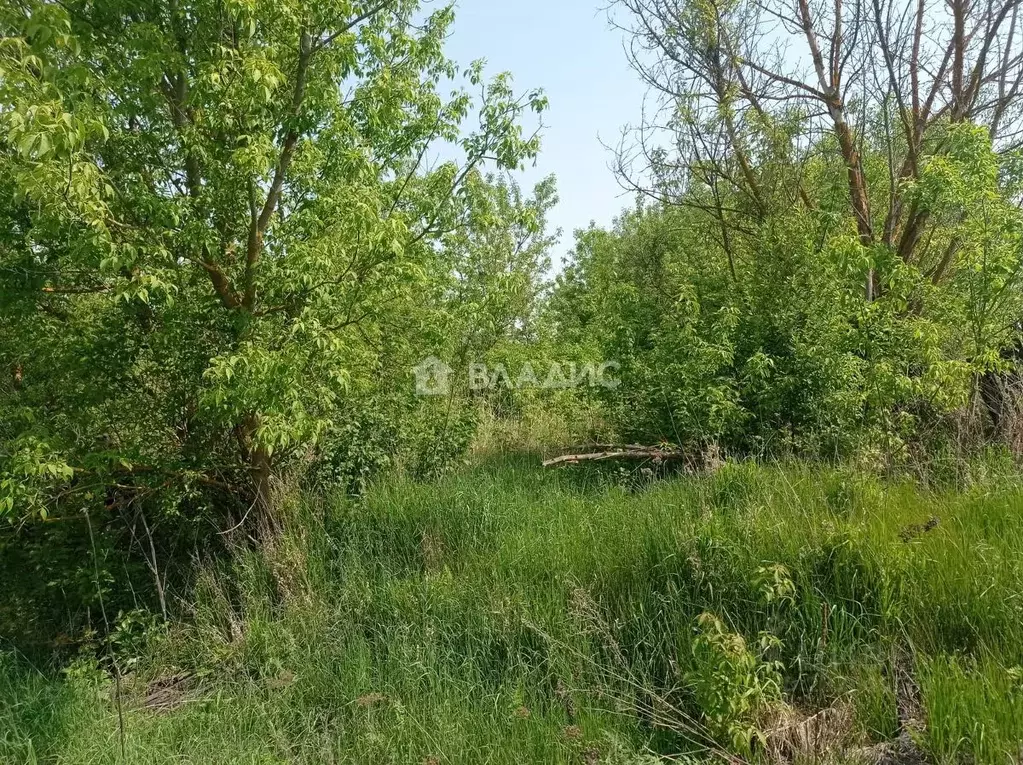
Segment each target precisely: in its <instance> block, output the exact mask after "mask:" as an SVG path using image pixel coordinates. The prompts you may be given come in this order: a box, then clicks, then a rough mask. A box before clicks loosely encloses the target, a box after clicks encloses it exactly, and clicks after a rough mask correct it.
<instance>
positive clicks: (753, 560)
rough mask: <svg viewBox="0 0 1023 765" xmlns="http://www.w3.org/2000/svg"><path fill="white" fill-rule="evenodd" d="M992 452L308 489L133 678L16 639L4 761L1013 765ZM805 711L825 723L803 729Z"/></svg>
mask: <svg viewBox="0 0 1023 765" xmlns="http://www.w3.org/2000/svg"><path fill="white" fill-rule="evenodd" d="M992 464H993V463H988V465H987V466H986V467H985V468H983V469H981V468H978V469H977V470H976V471H975V475H973V476H972V477H971V479H970V481H969V482H968V484H967V485H963V486H959V487H954V486H930V487H928V486H926V485H923V484H921V483H920V482H918V481H914V482H910V481H902V480H881V479H876V478H872V477H867V476H865V475H863V474H861V473H857V472H855V471H852V470H848V469H840V468H823V467H811V466H807V465H802V464H790V465H770V466H758V465H755V464H752V463H737V464H731V463H730V464H726V465H725V466H724V467H723V468H722V469H720V470H719V471H717V472H716V473H715V474H714V475H712V476H680V477H675V478H670V479H667V480H662V481H647V480H646V479H644V480H642V481H640V480H636V479H635V477H634V476H633V477H623V476H618V475H610V476H609V475H608V474H607V473H593V472H568V471H566V472H551V471H548V472H541V471H540V469H539V468H537V467H536V460H535V458H533V457H530V456H518V457H505V458H502V459H500V460H498V461H494V460H490V461H484V462H483V463H482V464H479V465H477V466H475V467H470V468H466V469H465V470H463V471H462V472H460V473H458V474H455V475H452V476H449V477H447V478H443V479H440V480H438V481H435V482H432V483H415V482H411V481H403V480H391V481H387V482H383V483H381V484H379V485H377V486H376V487H375V488H373V489H372V490H371V491H370V492H369V493H368V495H367V496H366V498H365V499H364V500H363V501H359V502H355V501H351V500H345V499H333V500H332V499H319V498H309V497H307V498H306V499H304V500H303V501H301V502H297V501H296V502H294V503H292V507H291V513H292V514H293V522H292V523H291V525H290V528H291V529H292V530H291V531H289V532H288V533H286V534H284V535H283V537H282V538H280V539H279V540H278V541H277V542H275V543H273V545H271V546H269V547H267V548H266V549H264V550H261V551H259V552H256V551H250V552H246V553H244V554H242V555H241V556H239V557H237V558H236V560H235V562H233V563H231V564H226V563H213V562H211V563H208V564H207V565H206V566H205V567H204V569H203V572H202V574H201V575H200V577H199V580H198V582H197V584H196V585H195V588H194V593H192V594H191V596H190V599H189V603H190V604H191V605H189V612H188V613H187V615H186V618H182V619H180V620H177V621H175V622H172V623H171V625H170V626H168V627H160V626H158V625H156V624H155V623H154V625H153V626H149V627H146V628H140V627H139V626H138V625H134V626H133V625H131V624H129V625H127V626H126V627H124V628H123V629H122V630H121V634H120V637H119V639H117V640H115V642H114V646H115V648H116V649H117V650H116V655H115V658H116V662H117V666H118V668H119V669H120V671H121V673H122V674H123V676H122V678H121V680H120V682H119V683H116V682H115V681H114V679H113V674H112V673H111V671H110V670H111V666H112V665H111V663H110V660H109V658H107V659H106V660H103V661H100V662H99V663H98V664H97V662H96V660H95V659H94V658H87V659H81V660H79V661H77V662H75V663H72V664H71V666H70V668H68V669H65V670H64V671H63V673H59V674H58V673H56V672H53V671H51V670H50V669H39V668H36V667H35V666H34V665H33V664H32V663H31V662H29V661H27V660H26V659H24V658H21V657H19V655H18V654H16V653H13V652H8V653H7V654H6V655H5V656H4V657H3V658H2V660H0V661H2V665H0V761H3V762H59V763H89V762H131V763H146V762H169V761H174V762H206V763H214V762H224V763H228V762H229V763H240V762H251V763H278V762H310V763H312V762H316V763H320V762H366V763H385V762H393V763H449V762H450V763H456V762H466V763H469V762H471V763H477V762H494V763H499V762H501V763H503V762H507V763H521V762H580V763H596V762H606V763H634V762H646V761H648V760H647V759H645V758H655V757H668V756H680V755H686V756H690V757H699V758H705V757H713V756H715V755H721V754H723V753H725V752H729V753H732V754H734V755H738V756H740V757H743V758H746V759H764V758H771V759H775V760H778V759H793V758H795V759H800V758H808V757H822V756H827V757H829V758H833V759H855V758H856V757H859V756H861V755H862V756H870V757H875V758H876V757H878V756H879V755H878V754H877V752H878V751H879V750H878V748H877V746H876V745H877V744H878V743H880V742H885V741H891V740H898V739H900V736H901V740H902V741H903V744H902V746H903V747H906V746H910V747H912V748H913V749H914V750H915V754H917V755H919V754H922V755H923V756H926V757H927V758H928V759H931V760H933V761H937V762H953V761H969V762H976V763H992V764H993V763H1005V762H1009V761H1013V759H1014V758H1018V757H1019V752H1020V745H1021V743H1023V671H1021V669H1020V667H1021V665H1023V602H1021V593H1023V566H1021V565H1020V560H1021V556H1023V531H1021V529H1020V525H1019V522H1018V518H1019V513H1020V510H1021V509H1023V486H1021V485H1020V484H1019V483H1018V481H1017V480H1016V479H1014V478H1012V477H1011V476H1012V473H1011V471H999V470H997V469H996V468H995V467H992V466H991V465H992ZM299 520H301V522H300V523H299V522H296V521H299ZM129 637H130V638H131V639H129ZM118 686H119V688H120V691H119V692H118ZM821 710H825V711H824V712H823V713H822V714H818V715H817V717H816V718H814V717H811V715H814V714H815V713H820V712H821ZM808 719H809V720H810V721H811V722H812V721H814V720H817V721H824V722H825V723H826V725H824V726H818V727H826V728H827V730H819V731H816V732H815V733H814V735H813V736H812V737H811V738H813V739H814V742H813V743H811V744H810V745H809V746H808V745H806V744H805V742H804V743H803V744H799V743H798V742H797V743H793V741H796V740H797V739H799V736H798V735H793V732H794V731H795V732H796V733H799V732H800V731H802V732H803V733H805V731H806V729H807V725H808V723H807V722H806V721H807V720H808ZM803 737H804V738H806V736H805V735H804V736H803ZM906 742H909V743H908V744H907V743H906ZM872 746H873V747H874V748H873V749H871V748H870V747H872ZM801 747H802V748H801ZM122 749H123V754H122ZM825 749H826V750H827V751H824V750H825ZM650 761H654V760H653V759H650Z"/></svg>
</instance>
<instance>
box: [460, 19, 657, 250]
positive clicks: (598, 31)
mask: <svg viewBox="0 0 1023 765" xmlns="http://www.w3.org/2000/svg"><path fill="white" fill-rule="evenodd" d="M605 4H606V3H605V0H458V2H457V6H456V15H455V26H454V32H453V34H452V36H451V38H450V39H449V40H448V44H447V47H446V52H447V54H448V56H450V57H451V58H453V59H454V60H455V61H457V62H458V63H459V64H460V65H463V66H464V65H467V64H468V63H469V62H470V61H472V60H474V59H477V58H485V59H486V60H487V71H488V72H489V73H492V74H496V73H497V72H501V71H509V72H511V73H512V74H513V75H514V77H515V83H516V87H517V89H520V90H523V91H525V90H529V89H532V88H535V87H542V88H543V89H544V91H545V92H546V94H547V96H548V98H549V99H550V110H549V111H548V112H547V113H546V114H545V116H544V122H545V123H546V125H547V127H546V129H545V131H544V139H543V150H542V152H541V154H540V157H539V159H538V160H537V165H536V167H535V168H532V167H530V168H529V170H528V171H527V173H526V174H525V176H524V177H523V178H522V179H521V180H522V183H523V186H524V187H525V186H527V185H529V186H531V185H532V184H533V183H535V182H536V181H537V180H539V179H540V178H543V177H544V176H546V175H549V174H551V173H553V174H554V175H556V176H557V178H558V195H559V197H560V199H561V202H560V204H559V205H558V207H557V209H556V210H555V211H554V212H553V214H552V216H551V224H552V228H558V227H560V228H562V229H563V233H562V240H561V245H560V246H559V247H558V250H557V253H558V255H563V254H565V253H566V252H567V251H568V250H569V249H570V248H571V245H572V231H573V230H574V229H577V228H584V227H586V226H587V225H589V223H590V221H591V220H593V221H596V222H597V224H598V225H610V223H611V219H612V218H613V217H614V216H615V215H617V214H618V212H619V211H620V210H621V209H622V208H623V207H626V206H628V205H629V204H630V202H631V199H630V197H628V196H622V191H621V189H620V188H619V186H618V183H617V182H616V181H615V178H614V174H613V173H612V172H611V170H609V169H608V164H609V162H610V160H611V156H610V155H609V153H608V152H607V151H606V150H605V149H604V148H603V147H602V146H601V140H603V141H604V143H607V144H610V145H615V144H617V142H618V139H619V137H620V134H621V128H622V126H624V125H625V124H627V123H629V122H636V121H637V120H638V119H639V116H640V110H641V108H642V103H643V94H644V92H645V89H644V87H643V85H642V83H641V82H640V81H639V79H638V77H637V76H636V75H635V74H634V73H633V72H632V70H631V69H629V66H628V63H627V62H626V58H625V53H624V52H623V50H622V35H621V33H620V32H618V31H615V30H612V29H610V28H609V26H608V22H607V14H606V13H605V11H604V10H603V9H602V8H603V6H604V5H605ZM555 266H557V264H556V263H555Z"/></svg>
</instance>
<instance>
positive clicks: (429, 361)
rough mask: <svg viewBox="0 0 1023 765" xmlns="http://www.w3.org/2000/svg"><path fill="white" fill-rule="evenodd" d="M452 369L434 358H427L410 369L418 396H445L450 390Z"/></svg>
mask: <svg viewBox="0 0 1023 765" xmlns="http://www.w3.org/2000/svg"><path fill="white" fill-rule="evenodd" d="M451 372H452V369H451V367H449V366H448V365H447V364H445V363H444V362H443V361H441V360H440V359H438V358H437V357H436V356H429V357H427V358H425V359H423V360H422V361H420V362H419V363H418V364H417V365H416V366H414V367H413V368H412V374H414V375H415V377H416V393H417V394H418V395H420V396H446V395H447V394H448V391H450V390H451V386H450V382H449V378H450V377H451Z"/></svg>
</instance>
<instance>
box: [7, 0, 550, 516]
mask: <svg viewBox="0 0 1023 765" xmlns="http://www.w3.org/2000/svg"><path fill="white" fill-rule="evenodd" d="M452 20H453V12H452V9H451V7H445V8H442V9H440V10H437V11H434V12H432V13H429V14H425V13H423V12H422V10H421V9H420V8H419V4H418V2H416V1H415V0H382V1H381V0H370V1H368V2H356V1H353V0H325V1H321V2H316V3H311V2H305V0H169V1H167V2H164V1H163V0H151V1H146V2H142V3H139V2H136V0H100V1H99V2H94V1H89V2H86V1H85V0H81V1H79V0H71V1H70V2H62V3H59V4H58V3H54V2H47V1H46V0H29V1H27V2H19V3H12V4H7V5H6V6H5V7H4V10H3V11H2V12H0V26H2V34H3V38H2V42H0V185H2V187H3V195H2V201H0V216H2V217H3V221H4V224H5V225H4V226H3V233H2V234H0V363H2V366H3V367H4V369H5V372H4V382H3V383H2V385H0V511H2V512H6V513H13V514H15V515H17V516H23V515H25V514H27V513H31V512H39V513H46V512H53V511H54V510H55V509H58V510H59V509H71V510H76V509H78V508H79V507H81V506H83V503H86V504H87V503H90V502H91V503H98V502H100V501H103V502H106V503H107V504H108V505H118V504H124V503H131V502H136V501H145V502H149V503H156V504H158V505H159V506H161V507H162V508H163V509H164V510H166V511H168V512H180V511H185V510H197V509H201V508H204V507H208V506H210V505H211V504H216V505H223V504H224V503H228V504H230V503H236V507H237V508H238V509H237V510H236V511H235V516H236V517H240V518H245V519H247V521H246V522H247V524H248V525H249V527H250V528H252V529H263V530H265V529H267V528H272V527H273V525H274V519H273V513H272V500H271V486H272V480H273V478H274V476H275V475H276V474H279V473H280V472H281V471H282V470H284V469H286V468H287V466H288V465H289V464H291V463H293V462H294V461H295V460H298V459H300V458H301V457H302V456H303V455H305V454H306V453H307V452H308V449H309V447H310V445H311V444H313V443H315V442H316V441H317V439H318V438H319V437H320V436H321V435H322V434H323V433H324V432H325V430H326V429H328V428H329V427H330V426H331V423H332V422H333V421H334V418H335V417H336V416H338V415H339V413H340V412H342V411H344V409H345V402H346V396H348V395H349V391H353V390H358V389H364V388H365V387H366V385H367V384H368V382H367V381H370V380H373V379H374V377H375V376H376V375H378V374H379V370H380V368H381V364H382V363H384V361H383V360H384V358H385V357H386V356H387V354H386V353H385V351H384V350H383V349H384V348H385V346H388V345H390V344H394V343H395V342H397V343H399V344H400V342H401V340H397V339H396V338H395V333H397V334H398V335H399V336H401V337H405V338H409V337H411V335H409V334H408V333H407V332H406V333H404V334H402V332H403V329H408V330H409V332H411V331H412V330H414V329H415V328H417V327H423V326H425V325H429V323H430V322H431V321H433V320H434V319H435V318H436V313H435V309H436V308H437V305H436V304H431V303H429V302H424V300H423V296H424V295H432V294H436V289H435V288H436V286H437V280H438V279H439V278H441V276H440V274H443V273H444V271H445V269H444V268H442V267H439V264H438V261H439V259H440V258H442V257H443V254H442V253H443V248H444V246H445V242H446V241H447V240H449V239H450V237H451V236H452V235H453V233H452V232H454V231H457V230H458V229H459V227H460V226H461V225H463V224H464V222H465V219H466V212H465V211H466V210H467V208H468V207H472V206H473V205H474V204H476V203H475V202H474V201H473V200H474V199H477V198H479V197H480V196H481V195H486V194H487V193H489V192H488V190H487V189H488V188H489V187H487V186H486V185H485V184H481V183H480V182H479V181H478V180H476V179H478V176H479V168H480V167H481V166H482V165H483V164H484V163H491V164H493V165H494V166H495V167H496V168H499V169H505V170H509V169H515V168H517V167H518V166H519V165H520V164H521V163H522V162H523V161H524V160H525V159H527V158H529V157H532V156H534V155H535V154H536V152H537V149H538V138H537V136H536V135H535V134H532V135H529V134H526V133H524V132H523V129H522V127H521V124H520V123H521V121H522V118H523V117H524V116H526V115H527V114H528V113H530V112H534V113H537V114H538V113H540V112H542V111H543V109H544V108H545V100H544V98H543V96H542V95H541V94H540V93H539V92H531V93H528V94H526V95H524V96H520V95H516V93H515V92H514V91H513V89H512V86H511V82H510V79H509V78H508V76H506V75H501V76H498V77H496V78H494V79H491V80H489V81H488V80H485V79H484V76H483V72H482V66H481V64H480V63H475V64H473V65H472V66H471V67H470V68H469V69H468V70H466V71H465V72H464V81H465V82H466V84H467V87H469V88H471V89H472V90H473V91H475V92H476V93H477V95H478V97H474V96H473V95H472V94H471V93H470V92H469V91H468V90H466V89H465V88H463V87H455V89H454V90H453V92H451V91H450V86H449V85H448V84H447V83H449V82H453V81H458V79H459V72H458V70H457V69H456V67H455V65H454V64H453V63H452V62H451V61H449V60H448V59H447V58H446V57H445V56H444V54H443V51H442V46H443V41H444V38H445V36H446V35H447V33H448V30H449V28H450V25H451V23H452ZM449 92H450V94H449ZM469 119H474V120H477V121H478V125H477V127H476V128H475V129H474V130H472V131H468V132H466V131H465V130H464V129H463V125H464V123H465V122H466V121H467V120H469ZM438 152H445V153H446V154H448V155H450V156H455V157H457V159H456V160H452V161H443V162H437V161H435V157H436V156H437V154H438Z"/></svg>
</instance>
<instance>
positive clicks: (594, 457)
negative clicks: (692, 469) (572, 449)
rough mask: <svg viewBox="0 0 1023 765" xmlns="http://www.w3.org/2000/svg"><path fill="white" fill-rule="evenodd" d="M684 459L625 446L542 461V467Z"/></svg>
mask: <svg viewBox="0 0 1023 765" xmlns="http://www.w3.org/2000/svg"><path fill="white" fill-rule="evenodd" d="M685 458H686V455H685V454H684V453H683V452H681V451H677V450H674V449H663V448H660V447H654V446H625V447H620V448H611V449H608V450H606V451H599V452H586V453H583V454H566V455H564V456H562V457H554V458H553V459H549V460H544V463H543V466H544V467H545V468H547V467H560V466H562V465H578V464H579V463H580V462H604V461H605V460H650V461H652V462H656V463H662V462H669V461H671V460H680V459H685Z"/></svg>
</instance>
